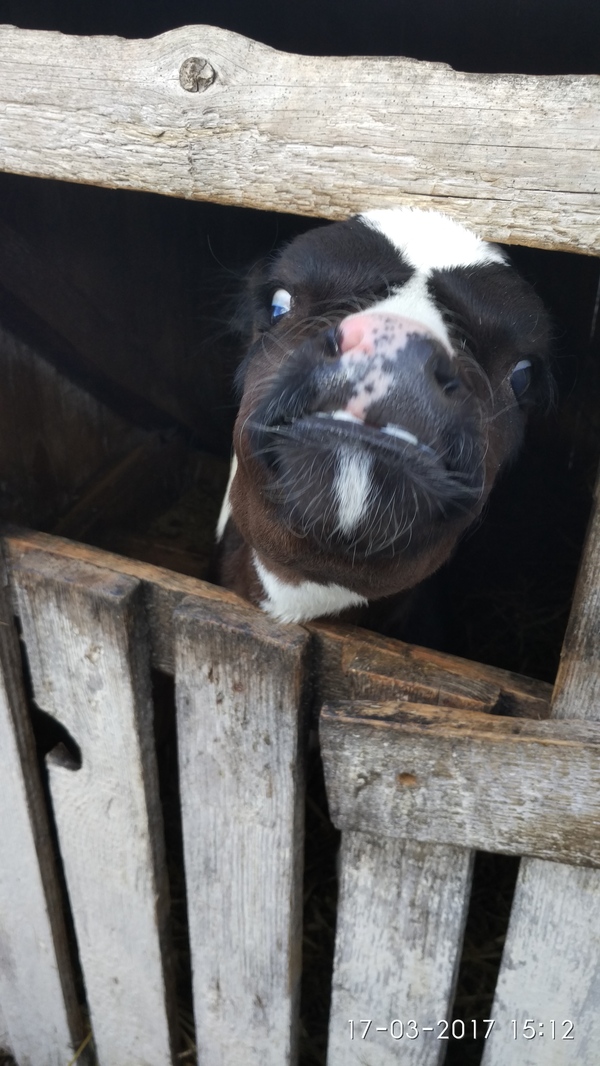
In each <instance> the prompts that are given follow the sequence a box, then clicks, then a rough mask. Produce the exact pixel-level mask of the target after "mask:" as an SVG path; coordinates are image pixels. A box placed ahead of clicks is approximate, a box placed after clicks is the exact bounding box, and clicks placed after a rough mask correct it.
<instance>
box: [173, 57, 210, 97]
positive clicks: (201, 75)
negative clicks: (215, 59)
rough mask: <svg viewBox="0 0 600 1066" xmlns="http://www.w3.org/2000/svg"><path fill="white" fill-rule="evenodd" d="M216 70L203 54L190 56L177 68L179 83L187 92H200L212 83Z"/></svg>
mask: <svg viewBox="0 0 600 1066" xmlns="http://www.w3.org/2000/svg"><path fill="white" fill-rule="evenodd" d="M216 77H217V72H216V70H215V68H214V67H213V66H212V65H211V64H210V63H209V62H208V59H204V57H203V56H190V58H189V59H186V60H185V61H184V62H183V63H182V64H181V66H180V68H179V84H180V85H181V88H182V89H185V90H186V92H188V93H201V92H204V90H205V89H208V88H209V86H211V85H212V83H213V82H214V80H215V78H216Z"/></svg>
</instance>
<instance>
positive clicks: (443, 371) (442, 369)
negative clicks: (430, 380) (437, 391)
mask: <svg viewBox="0 0 600 1066" xmlns="http://www.w3.org/2000/svg"><path fill="white" fill-rule="evenodd" d="M430 371H431V373H432V374H433V377H434V379H435V381H436V382H437V384H438V385H439V386H440V388H441V390H442V392H444V393H445V394H446V395H447V396H449V395H451V394H452V393H454V392H458V391H459V389H461V388H462V381H461V379H460V378H459V376H458V372H457V368H456V364H455V362H454V360H452V359H450V357H449V356H446V355H444V356H441V355H438V356H436V357H435V360H434V361H433V362H432V363H431V364H430Z"/></svg>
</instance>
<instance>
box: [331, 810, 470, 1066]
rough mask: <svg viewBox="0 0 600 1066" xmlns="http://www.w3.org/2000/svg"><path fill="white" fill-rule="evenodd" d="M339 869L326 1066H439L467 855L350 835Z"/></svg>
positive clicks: (459, 935)
mask: <svg viewBox="0 0 600 1066" xmlns="http://www.w3.org/2000/svg"><path fill="white" fill-rule="evenodd" d="M341 860H342V866H341V881H340V900H339V908H338V919H337V930H336V949H335V961H334V974H333V989H332V1003H331V1015H330V1021H329V1045H328V1056H327V1064H328V1066H351V1064H356V1066H359V1064H361V1066H362V1064H364V1063H368V1064H369V1066H393V1064H395V1063H397V1062H398V1061H401V1062H402V1063H403V1064H406V1066H437V1064H438V1063H440V1062H441V1061H442V1060H443V1056H444V1053H445V1049H446V1044H445V1043H444V1042H443V1041H442V1040H439V1039H438V1037H439V1035H440V1033H441V1030H440V1028H439V1026H438V1025H437V1022H438V1020H439V1019H442V1018H448V1017H449V1011H451V999H452V994H453V991H454V984H455V979H456V973H457V969H458V962H459V959H460V950H461V945H462V937H463V931H464V923H465V918H466V911H467V905H468V900H469V888H470V884H471V871H472V858H471V853H470V852H469V851H466V850H461V849H458V848H450V847H435V846H431V845H425V844H418V843H415V842H412V841H398V840H391V839H386V838H385V837H379V838H375V837H372V836H370V835H368V834H366V833H357V832H350V831H347V832H345V833H343V834H342V853H341ZM351 1020H352V1021H353V1022H354V1025H353V1026H352V1027H351V1025H350V1021H351ZM369 1020H370V1022H371V1024H370V1026H369V1027H368V1031H367V1032H366V1035H365V1036H364V1038H363V1034H364V1033H365V1030H366V1027H367V1023H368V1022H369ZM411 1021H412V1022H413V1024H412V1025H410V1024H409V1022H411ZM392 1022H396V1023H397V1022H401V1023H402V1026H400V1025H398V1024H395V1025H394V1026H393V1027H392V1026H391V1023H392ZM424 1027H425V1031H424ZM428 1027H431V1028H430V1030H429V1031H428ZM378 1028H379V1029H380V1030H381V1031H380V1032H377V1029H378ZM399 1034H402V1035H401V1036H399Z"/></svg>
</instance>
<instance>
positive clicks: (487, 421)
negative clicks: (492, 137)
mask: <svg viewBox="0 0 600 1066" xmlns="http://www.w3.org/2000/svg"><path fill="white" fill-rule="evenodd" d="M250 317H251V322H252V324H251V329H250V339H249V344H248V348H247V352H246V354H245V358H244V360H243V363H242V365H241V368H240V371H239V384H240V388H241V390H242V399H241V405H240V411H239V415H238V418H237V422H236V425H235V430H234V450H235V457H236V460H237V462H234V468H233V477H232V480H231V481H230V485H229V488H228V493H227V498H226V501H225V504H224V509H223V512H222V515H221V519H220V522H219V535H220V536H221V537H222V538H223V577H224V582H225V583H226V584H228V585H229V586H230V587H233V588H236V589H237V591H240V592H242V593H243V594H244V595H246V596H247V597H249V598H250V599H252V600H253V601H254V602H256V603H258V604H260V605H261V606H263V607H264V608H265V609H266V610H268V611H270V613H272V614H273V615H274V616H275V617H279V618H282V619H285V620H293V621H304V620H307V619H308V618H311V617H317V616H319V615H321V614H329V613H334V612H337V611H340V610H342V609H343V608H345V607H347V606H350V605H353V604H362V603H366V602H368V601H370V600H373V599H378V598H381V597H385V596H389V595H391V594H393V593H397V592H400V591H402V590H405V589H409V588H412V587H414V586H415V585H416V584H417V583H418V582H420V581H421V580H423V578H425V577H427V576H428V575H429V574H431V573H432V572H433V571H434V570H436V569H437V568H438V567H439V566H440V565H441V564H442V563H443V562H444V561H445V560H446V559H447V558H448V556H449V555H450V554H451V552H452V550H453V548H454V547H455V545H456V543H457V540H458V538H459V537H460V535H461V533H462V532H463V531H464V530H465V529H466V528H467V527H468V526H469V525H470V524H471V523H472V522H473V521H474V520H475V519H476V518H477V516H478V515H479V514H480V512H481V510H482V508H483V506H484V504H485V501H486V499H487V496H488V494H489V492H490V489H491V487H492V485H493V482H494V480H495V478H496V476H497V474H498V471H499V470H500V468H501V467H502V466H503V464H505V463H506V462H507V461H508V460H509V459H510V458H511V457H512V456H513V455H514V454H515V452H516V451H517V449H518V447H519V444H520V443H521V440H522V436H523V429H524V425H525V420H526V414H527V409H528V408H529V407H530V406H531V405H533V404H539V403H544V402H545V401H547V398H548V395H549V389H550V376H549V371H548V367H547V348H548V336H549V328H548V321H547V317H546V314H545V312H544V310H543V307H542V305H541V303H540V301H539V299H538V298H537V296H536V295H535V293H534V292H533V291H532V289H531V287H530V286H529V285H528V284H527V283H526V282H525V281H524V280H523V279H522V278H520V277H519V275H518V274H517V273H516V272H515V270H514V269H513V267H512V266H511V265H510V263H509V261H508V260H507V258H506V256H505V255H504V253H503V252H502V251H501V250H500V249H499V248H497V247H496V246H494V245H490V244H487V243H485V242H483V241H481V240H479V239H478V238H477V237H476V236H474V235H473V234H472V233H470V232H469V231H468V230H466V229H464V228H463V227H462V226H460V225H459V224H457V223H455V222H453V221H452V220H451V219H449V218H447V217H446V216H444V215H440V214H437V213H435V212H424V211H417V210H411V209H410V208H403V209H397V210H381V211H370V212H367V213H366V214H364V215H359V216H357V217H355V218H352V219H350V220H348V221H346V222H339V223H334V224H332V225H328V226H325V227H323V228H319V229H316V230H313V231H311V232H308V233H306V234H304V235H303V236H301V237H298V238H297V239H296V240H294V241H293V242H292V243H291V244H290V245H289V246H288V247H286V248H285V249H284V250H283V251H282V252H281V253H280V254H279V255H278V256H277V258H275V259H274V260H273V262H271V263H270V264H269V265H268V266H267V267H266V268H265V270H264V272H263V274H262V276H260V277H255V278H254V281H253V284H252V292H251V312H250Z"/></svg>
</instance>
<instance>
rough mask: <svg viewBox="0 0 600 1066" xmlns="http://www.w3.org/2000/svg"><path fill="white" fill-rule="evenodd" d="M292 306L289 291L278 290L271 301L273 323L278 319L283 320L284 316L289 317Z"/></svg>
mask: <svg viewBox="0 0 600 1066" xmlns="http://www.w3.org/2000/svg"><path fill="white" fill-rule="evenodd" d="M291 306H292V297H291V296H290V294H289V292H288V291H287V289H277V292H274V293H273V298H272V300H271V322H274V321H275V319H276V318H281V316H282V315H287V313H288V311H289V309H290V307H291Z"/></svg>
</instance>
